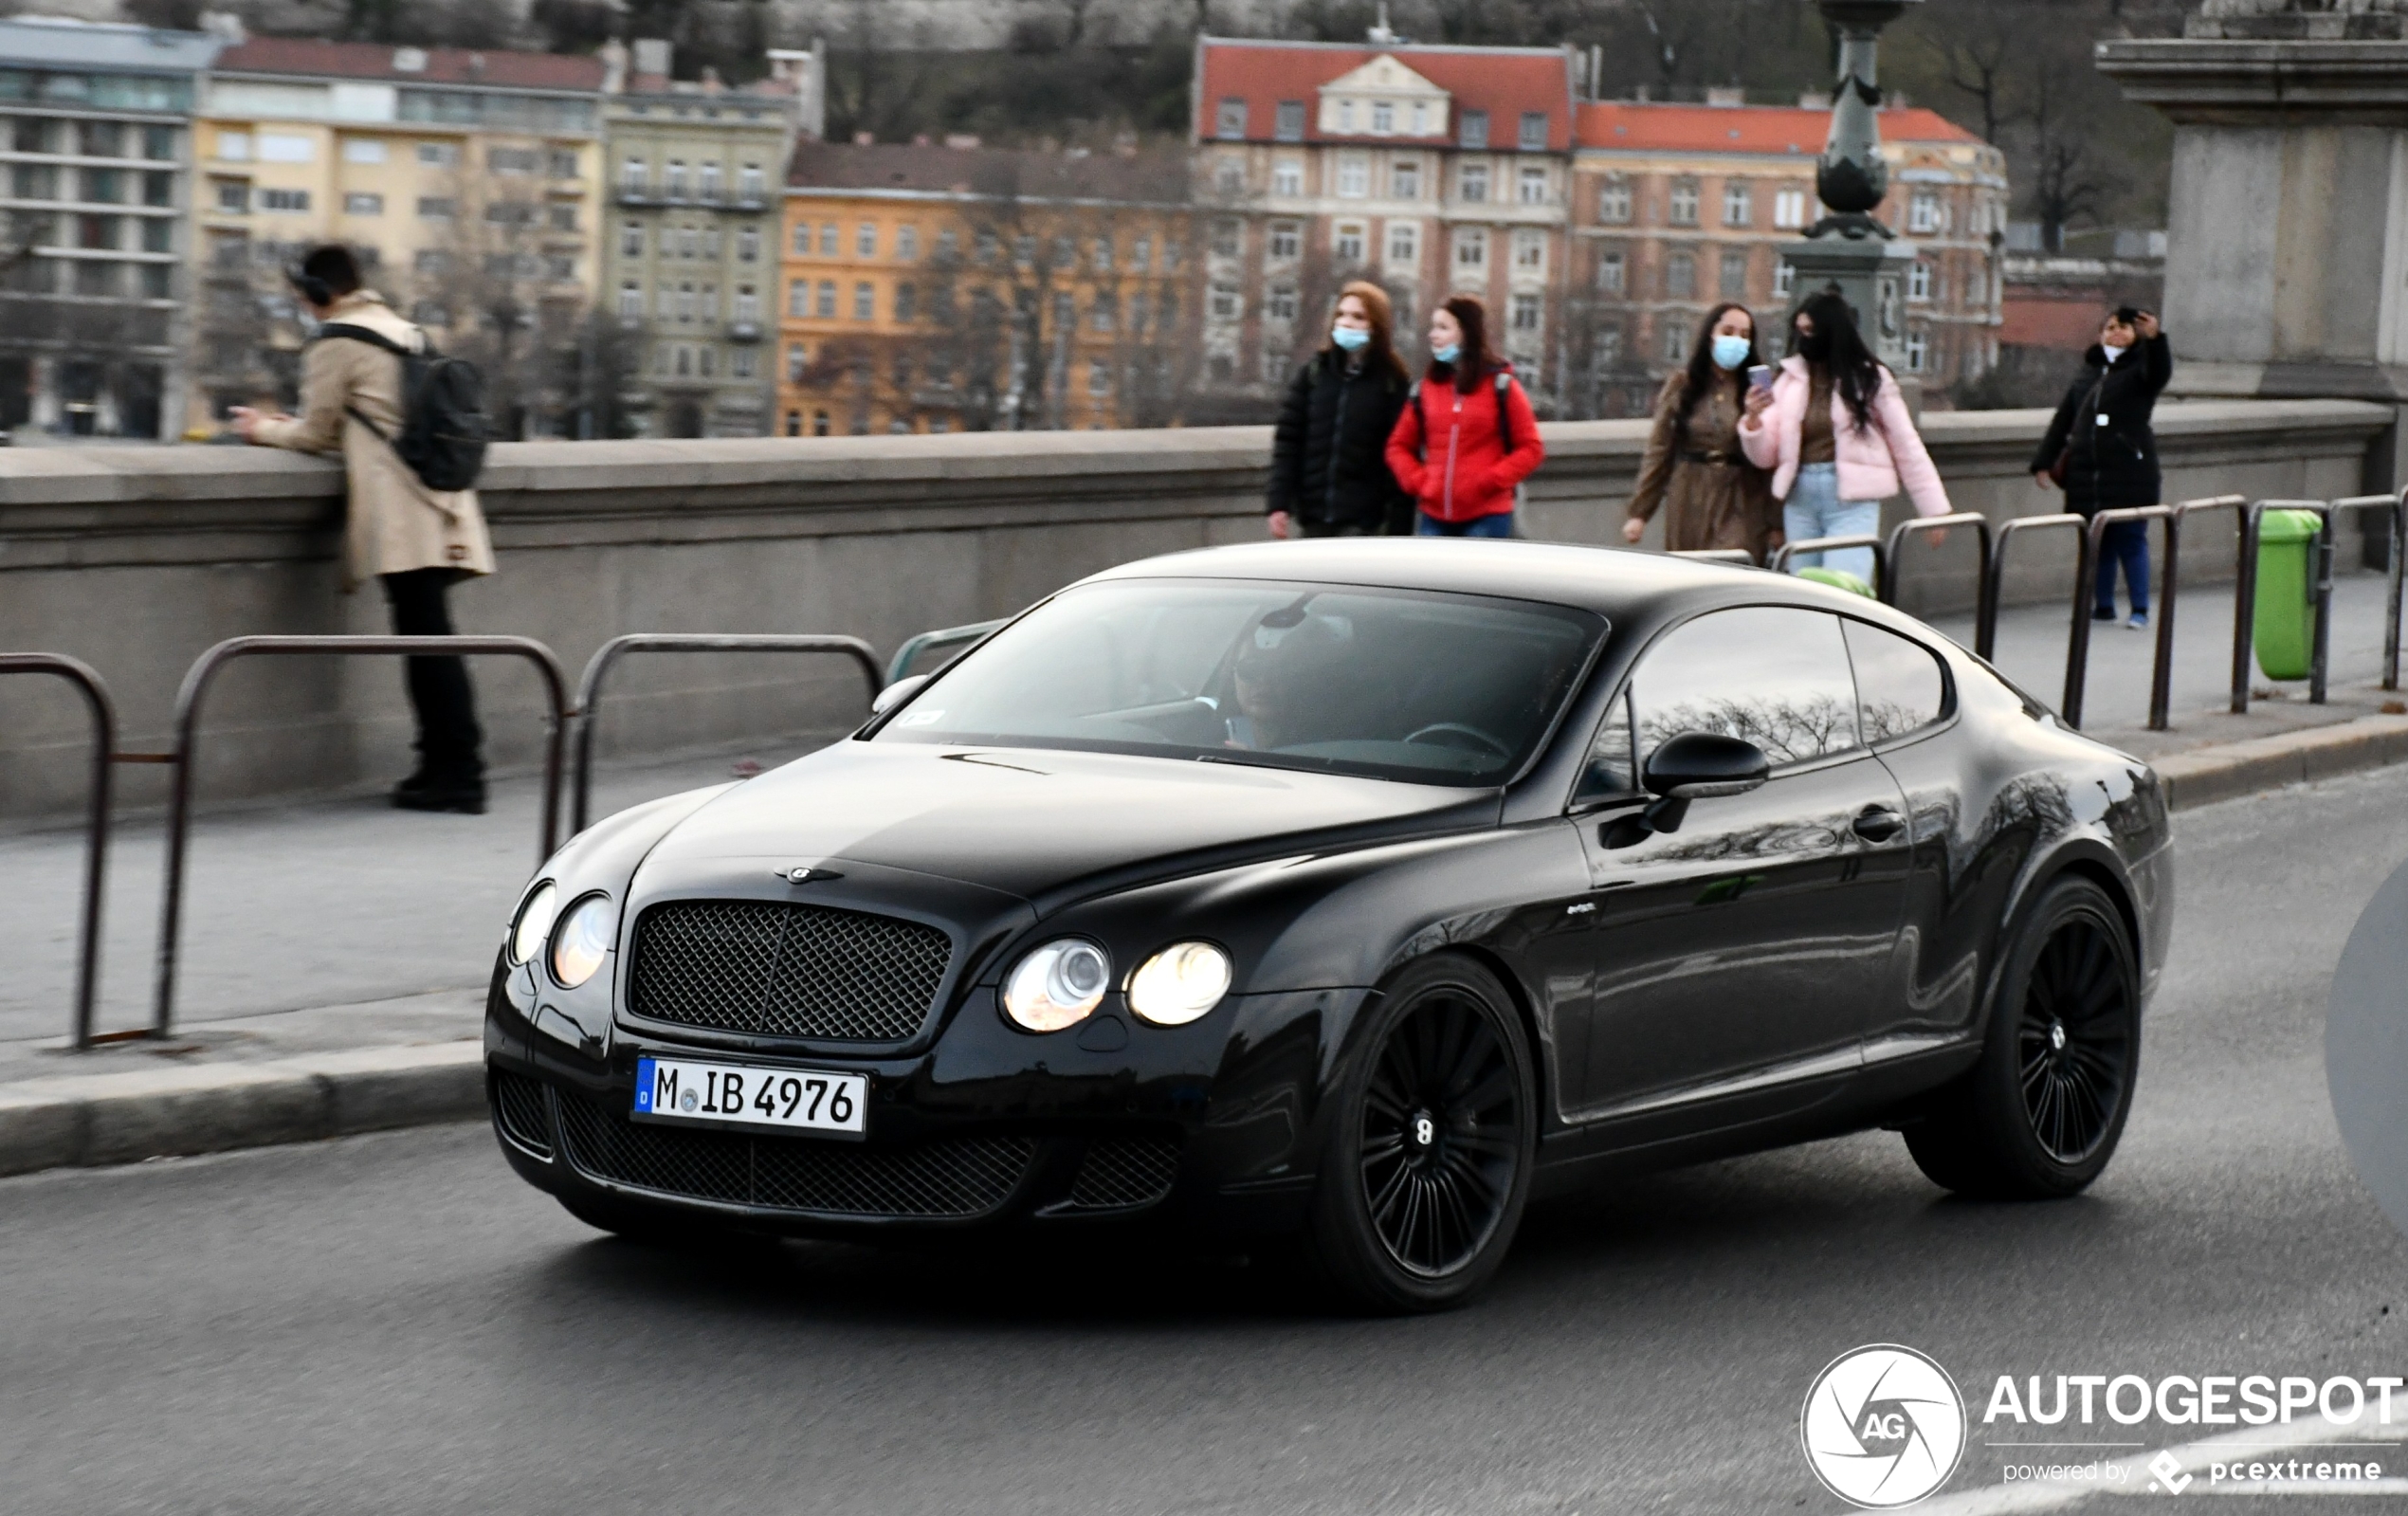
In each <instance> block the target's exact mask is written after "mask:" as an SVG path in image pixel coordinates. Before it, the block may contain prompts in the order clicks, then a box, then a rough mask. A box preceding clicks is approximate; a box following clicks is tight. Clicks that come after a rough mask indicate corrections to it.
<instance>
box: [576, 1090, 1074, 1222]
mask: <svg viewBox="0 0 2408 1516" xmlns="http://www.w3.org/2000/svg"><path fill="white" fill-rule="evenodd" d="M560 1135H561V1138H562V1140H563V1141H564V1142H567V1144H568V1149H569V1160H570V1161H571V1162H573V1163H575V1165H576V1166H577V1167H578V1168H579V1169H580V1170H582V1171H584V1172H585V1173H587V1174H590V1175H592V1176H593V1177H594V1178H598V1179H608V1180H610V1181H611V1182H612V1183H616V1184H625V1185H630V1186H633V1187H634V1188H636V1189H641V1190H658V1191H660V1192H661V1193H663V1194H665V1195H684V1196H695V1197H697V1198H700V1199H705V1200H732V1201H736V1202H738V1203H740V1204H749V1205H762V1206H775V1207H778V1208H781V1209H784V1210H789V1211H816V1212H821V1213H825V1214H829V1215H861V1216H873V1215H875V1216H973V1215H979V1214H981V1213H983V1212H987V1211H992V1210H994V1208H995V1207H997V1206H999V1205H1001V1204H1003V1202H1004V1201H1005V1200H1007V1199H1009V1198H1010V1197H1011V1195H1012V1189H1013V1188H1014V1187H1015V1186H1016V1185H1018V1184H1019V1182H1020V1176H1021V1175H1022V1174H1023V1173H1025V1172H1026V1171H1027V1169H1028V1167H1029V1160H1030V1159H1031V1158H1032V1157H1034V1156H1035V1153H1036V1142H1034V1140H1032V1139H1030V1138H1025V1137H983V1138H964V1139H958V1140H955V1141H952V1142H930V1143H928V1144H926V1145H925V1146H922V1147H916V1148H908V1149H905V1150H903V1151H901V1152H893V1151H885V1150H882V1149H877V1148H868V1147H861V1146H856V1145H853V1144H850V1143H844V1142H815V1141H812V1140H811V1139H809V1138H800V1139H798V1138H790V1137H752V1136H748V1135H746V1134H744V1133H741V1132H714V1131H691V1132H689V1131H681V1130H679V1129H678V1128H676V1127H671V1126H658V1125H653V1124H650V1123H636V1122H631V1121H629V1120H628V1119H627V1118H626V1117H624V1116H622V1115H620V1114H618V1113H617V1112H615V1111H611V1110H609V1109H606V1108H605V1107H603V1106H601V1105H597V1104H595V1103H594V1102H593V1101H592V1100H589V1099H587V1098H586V1097H584V1096H582V1095H572V1094H569V1093H567V1092H565V1091H564V1092H562V1093H561V1095H560Z"/></svg>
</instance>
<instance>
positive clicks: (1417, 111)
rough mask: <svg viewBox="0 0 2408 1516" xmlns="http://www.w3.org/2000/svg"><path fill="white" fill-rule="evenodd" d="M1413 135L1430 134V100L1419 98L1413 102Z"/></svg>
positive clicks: (1426, 135) (1423, 135)
mask: <svg viewBox="0 0 2408 1516" xmlns="http://www.w3.org/2000/svg"><path fill="white" fill-rule="evenodd" d="M1413 135H1414V136H1415V137H1428V136H1429V135H1430V102H1429V101H1428V100H1415V101H1414V102H1413Z"/></svg>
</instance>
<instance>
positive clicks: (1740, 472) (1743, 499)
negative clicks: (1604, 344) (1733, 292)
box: [1622, 304, 1780, 563]
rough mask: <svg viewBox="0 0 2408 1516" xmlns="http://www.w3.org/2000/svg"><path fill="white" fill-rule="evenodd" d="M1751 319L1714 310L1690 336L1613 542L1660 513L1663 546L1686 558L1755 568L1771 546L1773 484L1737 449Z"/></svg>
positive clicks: (1752, 338)
mask: <svg viewBox="0 0 2408 1516" xmlns="http://www.w3.org/2000/svg"><path fill="white" fill-rule="evenodd" d="M1761 361H1762V360H1761V359H1760V358H1759V357H1758V356H1757V353H1756V318H1755V317H1753V316H1751V315H1749V314H1748V310H1747V307H1746V306H1744V305H1732V304H1724V305H1718V306H1716V307H1715V308H1714V310H1713V311H1712V312H1711V313H1710V314H1708V315H1707V317H1706V321H1705V324H1704V325H1703V326H1701V327H1700V328H1699V329H1698V334H1697V346H1696V348H1695V349H1694V350H1693V351H1692V352H1691V353H1690V354H1689V361H1688V367H1687V368H1685V369H1683V370H1682V371H1681V372H1679V373H1678V374H1673V375H1672V376H1671V377H1670V378H1669V379H1667V380H1665V381H1664V393H1661V394H1659V395H1657V396H1656V400H1655V429H1654V430H1653V431H1652V432H1651V433H1650V434H1649V436H1648V440H1647V456H1646V458H1645V460H1644V461H1643V462H1641V464H1640V465H1639V484H1638V488H1637V489H1636V490H1635V491H1633V494H1632V496H1631V507H1630V518H1629V520H1627V521H1624V522H1623V523H1622V537H1623V539H1624V540H1626V541H1631V542H1635V541H1637V540H1638V539H1639V538H1640V537H1641V536H1642V535H1643V534H1644V533H1645V532H1646V531H1647V523H1648V521H1650V519H1651V518H1652V517H1653V516H1654V515H1655V513H1656V512H1657V511H1658V510H1659V509H1661V510H1662V511H1663V512H1664V547H1665V550H1666V551H1667V552H1671V553H1687V552H1697V551H1701V550H1706V549H1712V548H1723V549H1729V548H1740V549H1742V550H1744V551H1745V552H1746V553H1747V555H1748V556H1749V557H1753V558H1754V559H1755V560H1756V561H1757V562H1759V563H1761V562H1763V561H1764V558H1765V556H1766V555H1767V554H1769V553H1770V552H1772V550H1773V549H1775V548H1776V547H1779V545H1780V507H1779V504H1777V503H1775V502H1774V500H1773V490H1772V478H1771V476H1770V475H1768V474H1766V473H1765V472H1764V470H1762V469H1760V468H1759V467H1757V466H1755V465H1754V464H1751V463H1749V462H1748V461H1747V455H1746V454H1745V453H1744V452H1743V451H1742V450H1741V447H1740V435H1739V424H1740V422H1741V421H1742V420H1743V419H1745V417H1746V414H1747V384H1748V376H1747V375H1748V370H1750V369H1752V368H1755V367H1758V366H1759V365H1760V363H1761Z"/></svg>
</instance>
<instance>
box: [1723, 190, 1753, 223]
mask: <svg viewBox="0 0 2408 1516" xmlns="http://www.w3.org/2000/svg"><path fill="white" fill-rule="evenodd" d="M1723 225H1724V226H1726V227H1752V226H1754V225H1756V192H1755V190H1754V189H1753V188H1751V187H1750V186H1749V185H1748V184H1747V183H1746V182H1745V181H1744V180H1741V179H1733V180H1731V181H1730V182H1729V183H1727V184H1725V185H1724V186H1723Z"/></svg>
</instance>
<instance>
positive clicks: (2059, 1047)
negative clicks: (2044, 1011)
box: [2049, 1021, 2065, 1052]
mask: <svg viewBox="0 0 2408 1516" xmlns="http://www.w3.org/2000/svg"><path fill="white" fill-rule="evenodd" d="M2049 1047H2050V1048H2051V1050H2054V1051H2056V1052H2063V1051H2065V1023H2064V1022H2062V1021H2052V1022H2050V1023H2049Z"/></svg>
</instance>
